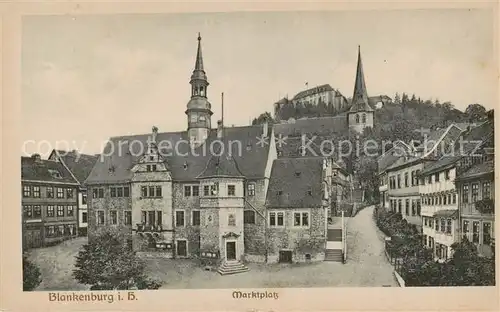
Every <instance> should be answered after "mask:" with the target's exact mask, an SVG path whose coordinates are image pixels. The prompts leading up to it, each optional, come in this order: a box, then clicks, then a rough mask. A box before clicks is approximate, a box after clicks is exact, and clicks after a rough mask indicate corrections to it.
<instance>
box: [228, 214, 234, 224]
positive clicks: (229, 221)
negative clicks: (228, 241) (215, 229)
mask: <svg viewBox="0 0 500 312" xmlns="http://www.w3.org/2000/svg"><path fill="white" fill-rule="evenodd" d="M227 225H228V226H236V217H235V216H234V213H230V214H229V215H228V216H227Z"/></svg>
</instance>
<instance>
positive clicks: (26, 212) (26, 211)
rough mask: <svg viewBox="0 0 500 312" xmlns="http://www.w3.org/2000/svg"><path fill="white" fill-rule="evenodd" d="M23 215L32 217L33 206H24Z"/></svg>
mask: <svg viewBox="0 0 500 312" xmlns="http://www.w3.org/2000/svg"><path fill="white" fill-rule="evenodd" d="M24 217H25V218H31V217H33V208H32V207H31V206H24Z"/></svg>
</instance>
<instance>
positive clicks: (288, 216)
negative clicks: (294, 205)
mask: <svg viewBox="0 0 500 312" xmlns="http://www.w3.org/2000/svg"><path fill="white" fill-rule="evenodd" d="M325 210H326V208H303V209H288V210H280V209H269V211H276V212H278V211H282V212H284V213H285V222H284V223H285V226H284V227H277V228H276V227H269V228H268V230H267V233H268V237H267V239H268V262H277V261H278V259H279V251H280V250H292V257H293V262H304V261H306V254H309V255H310V256H311V260H312V261H314V260H317V261H321V260H324V254H325V246H326V211H325ZM305 211H309V212H310V214H309V216H310V217H309V219H310V220H309V223H310V225H309V227H294V226H293V213H294V212H305Z"/></svg>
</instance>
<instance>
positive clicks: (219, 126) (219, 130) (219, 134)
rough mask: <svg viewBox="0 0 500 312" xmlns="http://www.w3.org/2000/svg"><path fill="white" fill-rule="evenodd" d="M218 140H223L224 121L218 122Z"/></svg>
mask: <svg viewBox="0 0 500 312" xmlns="http://www.w3.org/2000/svg"><path fill="white" fill-rule="evenodd" d="M217 138H219V139H221V138H222V120H218V121H217Z"/></svg>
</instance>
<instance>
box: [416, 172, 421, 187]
mask: <svg viewBox="0 0 500 312" xmlns="http://www.w3.org/2000/svg"><path fill="white" fill-rule="evenodd" d="M419 176H420V169H418V170H417V171H415V185H418V179H419Z"/></svg>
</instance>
